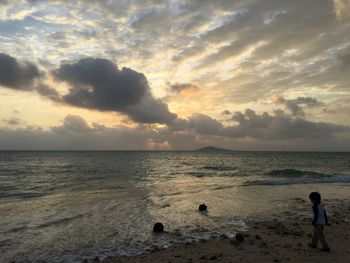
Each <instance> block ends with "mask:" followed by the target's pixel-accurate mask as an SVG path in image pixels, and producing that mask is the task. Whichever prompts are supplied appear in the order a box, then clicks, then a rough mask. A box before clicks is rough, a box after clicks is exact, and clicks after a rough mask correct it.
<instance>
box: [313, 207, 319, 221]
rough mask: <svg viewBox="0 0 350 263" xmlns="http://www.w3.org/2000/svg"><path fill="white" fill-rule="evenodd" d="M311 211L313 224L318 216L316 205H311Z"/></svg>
mask: <svg viewBox="0 0 350 263" xmlns="http://www.w3.org/2000/svg"><path fill="white" fill-rule="evenodd" d="M312 211H313V212H314V219H313V220H312V225H315V224H316V222H317V217H318V208H317V205H313V206H312Z"/></svg>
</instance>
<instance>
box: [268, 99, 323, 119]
mask: <svg viewBox="0 0 350 263" xmlns="http://www.w3.org/2000/svg"><path fill="white" fill-rule="evenodd" d="M272 100H273V102H274V103H276V104H283V105H285V106H286V109H287V110H289V111H290V112H291V114H292V115H295V116H305V112H304V110H303V108H302V107H307V108H315V107H321V106H324V105H325V104H324V103H322V102H320V101H318V100H317V99H315V98H311V97H297V98H296V99H290V100H288V99H285V98H283V97H282V96H278V95H276V96H273V97H272Z"/></svg>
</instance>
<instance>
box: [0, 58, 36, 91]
mask: <svg viewBox="0 0 350 263" xmlns="http://www.w3.org/2000/svg"><path fill="white" fill-rule="evenodd" d="M39 77H40V71H39V69H38V67H37V66H36V65H34V64H33V63H30V62H23V63H21V62H18V61H17V60H16V59H15V58H14V57H11V56H9V55H7V54H3V53H1V54H0V85H3V86H5V87H8V88H12V89H17V90H31V89H32V88H33V87H32V85H33V83H34V81H35V80H36V79H37V78H39Z"/></svg>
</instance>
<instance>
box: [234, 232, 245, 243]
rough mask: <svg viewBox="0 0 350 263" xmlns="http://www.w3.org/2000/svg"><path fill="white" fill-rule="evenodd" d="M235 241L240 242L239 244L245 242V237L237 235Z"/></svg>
mask: <svg viewBox="0 0 350 263" xmlns="http://www.w3.org/2000/svg"><path fill="white" fill-rule="evenodd" d="M235 239H236V240H237V241H238V242H243V241H244V237H243V236H242V235H241V234H240V233H237V234H236V235H235Z"/></svg>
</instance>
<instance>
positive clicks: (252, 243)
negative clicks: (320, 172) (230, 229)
mask: <svg viewBox="0 0 350 263" xmlns="http://www.w3.org/2000/svg"><path fill="white" fill-rule="evenodd" d="M324 203H325V204H326V209H327V213H328V216H329V221H330V223H331V226H328V227H326V232H325V233H326V238H327V240H328V243H329V246H330V248H331V252H322V251H319V250H318V249H312V248H309V247H308V246H307V244H308V243H309V242H310V240H311V233H312V231H313V229H312V226H311V217H312V215H311V204H310V202H309V201H308V200H306V199H299V198H295V199H293V200H290V203H289V204H288V205H289V208H290V209H289V211H290V212H288V211H287V212H283V213H281V214H274V215H271V218H270V219H268V220H264V219H262V220H257V219H254V220H251V221H248V222H247V224H248V231H247V232H242V233H241V234H242V235H243V236H244V241H243V242H237V241H236V240H232V239H230V238H227V237H222V238H221V239H213V240H209V241H205V240H203V241H202V242H198V243H189V244H177V245H174V246H172V247H170V248H167V249H164V250H158V251H150V252H149V253H145V254H142V255H139V256H134V257H114V258H107V259H105V260H104V261H103V262H104V263H117V262H189V263H190V262H349V258H350V223H349V219H350V200H340V199H332V200H324ZM319 246H320V245H319Z"/></svg>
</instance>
